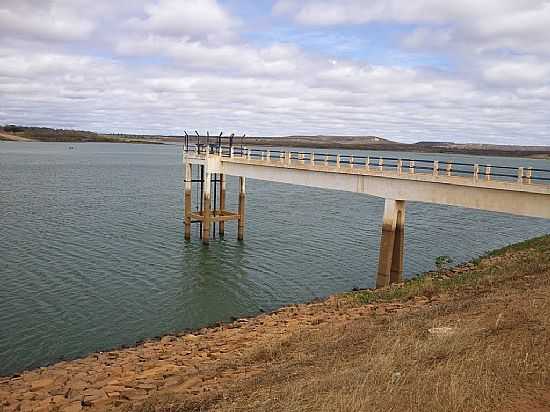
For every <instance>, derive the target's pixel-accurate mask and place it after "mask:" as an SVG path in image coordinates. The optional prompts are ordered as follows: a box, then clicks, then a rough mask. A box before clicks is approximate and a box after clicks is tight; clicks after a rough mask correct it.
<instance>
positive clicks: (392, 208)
mask: <svg viewBox="0 0 550 412" xmlns="http://www.w3.org/2000/svg"><path fill="white" fill-rule="evenodd" d="M404 226H405V202H404V201H403V200H393V199H386V201H385V204H384V217H383V221H382V235H381V238H380V252H379V257H378V275H377V277H376V287H377V288H380V287H384V286H388V285H389V284H390V283H395V282H400V281H401V278H402V276H403V251H404V236H405V227H404Z"/></svg>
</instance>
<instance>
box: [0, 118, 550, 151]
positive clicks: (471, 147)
mask: <svg viewBox="0 0 550 412" xmlns="http://www.w3.org/2000/svg"><path fill="white" fill-rule="evenodd" d="M189 137H190V142H191V143H194V142H196V136H194V135H190V136H189ZM183 138H184V137H183V136H162V135H134V134H132V135H130V134H100V133H95V132H89V131H85V130H70V129H52V128H48V127H27V126H17V125H7V126H3V127H1V128H0V140H20V141H25V140H34V141H42V142H116V143H154V144H162V143H181V142H182V140H183ZM211 139H212V141H215V140H214V139H215V137H214V136H212V137H211ZM241 141H242V142H243V143H244V144H245V145H257V146H279V147H303V148H328V149H344V150H345V149H347V150H353V149H362V150H373V151H375V150H388V151H403V152H419V153H461V154H471V155H486V156H512V157H513V156H518V157H532V158H541V159H550V146H519V145H517V146H516V145H496V144H485V143H454V142H445V141H421V142H417V143H412V144H411V143H399V142H395V141H392V140H389V139H386V138H383V137H379V136H373V135H364V136H345V135H338V136H334V135H290V136H279V137H277V136H276V137H267V136H254V137H246V138H245V139H244V140H242V139H241V137H238V136H237V137H235V144H241Z"/></svg>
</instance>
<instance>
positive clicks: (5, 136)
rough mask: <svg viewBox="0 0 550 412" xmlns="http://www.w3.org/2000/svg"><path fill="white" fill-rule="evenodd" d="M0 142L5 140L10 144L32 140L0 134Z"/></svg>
mask: <svg viewBox="0 0 550 412" xmlns="http://www.w3.org/2000/svg"><path fill="white" fill-rule="evenodd" d="M0 140H6V141H10V142H33V141H34V140H33V139H28V138H26V137H22V136H18V135H16V134H11V133H5V132H0Z"/></svg>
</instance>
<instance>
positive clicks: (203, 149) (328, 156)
mask: <svg viewBox="0 0 550 412" xmlns="http://www.w3.org/2000/svg"><path fill="white" fill-rule="evenodd" d="M232 137H233V136H231V140H230V143H231V144H230V145H223V144H222V143H221V135H220V136H218V142H217V143H215V144H212V143H209V142H208V143H207V144H203V143H200V142H199V143H197V144H196V145H189V144H188V142H187V144H186V145H185V146H184V151H186V152H190V151H193V152H196V153H198V154H205V153H207V152H208V153H209V154H217V155H221V156H223V157H235V156H237V157H246V158H250V159H258V158H259V159H261V160H266V161H267V160H269V161H271V162H275V161H283V162H284V161H286V162H290V163H292V162H293V161H294V162H295V161H297V162H303V163H306V162H308V163H310V164H331V165H332V164H336V167H341V166H342V165H345V167H354V168H360V167H363V168H365V167H366V168H368V169H370V170H374V171H376V170H378V171H387V170H396V171H397V172H398V173H400V174H415V173H416V171H417V170H422V171H428V172H431V174H433V175H434V176H447V177H452V176H456V175H471V176H473V177H474V179H475V180H480V179H481V178H483V179H484V180H492V179H493V178H499V179H498V180H499V181H503V180H505V179H507V181H509V179H515V180H516V181H517V182H518V183H525V184H531V183H532V182H533V181H540V182H550V169H541V168H535V167H514V166H504V165H502V166H499V165H490V164H476V163H464V162H453V161H450V160H436V159H434V160H428V159H413V158H395V157H383V156H380V155H377V156H368V155H354V154H340V153H324V152H321V153H317V152H303V151H292V150H280V149H271V148H262V149H256V148H247V147H244V146H234V145H233V144H232ZM428 165H430V166H428ZM455 167H459V168H455ZM465 167H466V168H468V169H469V170H463V168H465ZM509 170H514V171H515V172H516V173H515V174H509V173H501V171H509ZM422 174H429V173H422ZM502 178H504V179H502Z"/></svg>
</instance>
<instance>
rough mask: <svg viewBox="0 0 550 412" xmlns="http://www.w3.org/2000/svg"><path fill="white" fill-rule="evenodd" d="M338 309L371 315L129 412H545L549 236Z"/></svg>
mask: <svg viewBox="0 0 550 412" xmlns="http://www.w3.org/2000/svg"><path fill="white" fill-rule="evenodd" d="M339 305H341V306H342V307H349V308H356V307H357V306H359V307H360V306H364V307H368V308H370V309H373V308H374V309H373V310H372V311H371V312H370V314H369V315H366V316H362V317H360V318H353V319H351V320H349V321H344V322H342V321H341V320H340V321H338V322H332V321H331V320H328V321H327V322H324V323H321V324H312V325H307V326H304V327H303V328H300V329H298V330H296V331H294V332H293V333H291V334H288V335H285V336H282V337H281V338H280V339H278V340H274V341H272V342H270V343H269V345H267V346H264V347H256V348H254V349H253V350H251V351H249V352H248V353H247V354H246V355H245V356H243V357H242V358H241V359H240V360H239V361H238V362H237V363H233V364H231V363H228V364H219V365H217V371H218V373H219V374H223V373H230V372H231V371H232V370H233V369H234V368H237V367H239V368H243V367H244V368H245V369H246V368H248V369H250V370H259V372H258V373H257V374H255V375H254V376H253V377H252V378H249V379H245V380H242V379H241V380H236V381H235V382H234V383H232V384H228V385H227V386H225V387H223V389H221V390H219V391H216V392H214V391H211V392H207V393H206V394H201V396H199V397H195V398H190V397H187V398H186V397H184V398H181V397H178V394H177V393H176V394H171V395H170V396H168V395H164V396H160V397H154V398H153V399H150V400H148V401H147V402H146V404H145V405H142V406H138V407H135V408H134V409H131V410H134V411H142V412H144V411H190V410H213V411H273V410H284V411H334V410H341V411H370V410H372V411H378V410H393V411H409V410H417V411H426V410H430V411H433V410H438V411H474V410H478V411H492V410H510V411H512V410H515V411H518V410H519V411H522V410H550V236H546V237H543V238H538V239H533V240H530V241H527V242H523V243H520V244H517V245H513V246H510V247H507V248H504V249H500V250H498V251H494V252H491V253H489V254H487V255H486V256H483V257H482V258H480V259H478V260H476V261H475V262H472V263H471V264H470V265H464V266H462V267H458V268H454V269H452V270H446V271H443V272H440V273H431V274H429V275H426V276H423V277H419V278H416V279H413V280H411V281H408V282H406V283H404V284H402V285H399V286H396V287H392V288H390V289H386V290H380V291H360V292H357V293H351V294H346V295H345V296H344V297H343V298H342V300H341V301H340V302H339ZM344 310H346V309H344Z"/></svg>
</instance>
